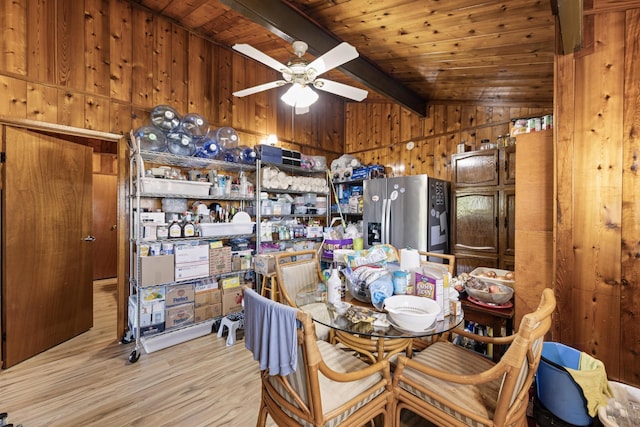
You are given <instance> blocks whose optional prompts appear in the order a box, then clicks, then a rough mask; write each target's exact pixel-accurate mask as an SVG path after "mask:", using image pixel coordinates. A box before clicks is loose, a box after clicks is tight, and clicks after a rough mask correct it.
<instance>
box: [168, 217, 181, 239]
mask: <svg viewBox="0 0 640 427" xmlns="http://www.w3.org/2000/svg"><path fill="white" fill-rule="evenodd" d="M178 237H182V226H180V223H179V222H178V220H177V219H176V218H174V219H173V221H171V225H169V238H171V239H177V238H178Z"/></svg>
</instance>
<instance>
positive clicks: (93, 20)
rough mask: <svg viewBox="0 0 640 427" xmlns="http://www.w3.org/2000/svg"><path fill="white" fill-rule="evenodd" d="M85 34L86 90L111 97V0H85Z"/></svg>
mask: <svg viewBox="0 0 640 427" xmlns="http://www.w3.org/2000/svg"><path fill="white" fill-rule="evenodd" d="M81 24H82V21H81ZM84 33H85V54H84V58H85V64H84V65H85V72H86V82H85V87H86V90H87V92H89V93H93V94H96V95H102V96H109V61H110V58H111V52H110V51H109V48H110V46H111V45H110V36H109V0H85V12H84ZM78 62H80V61H78ZM96 104H97V103H96Z"/></svg>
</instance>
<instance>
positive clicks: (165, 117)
mask: <svg viewBox="0 0 640 427" xmlns="http://www.w3.org/2000/svg"><path fill="white" fill-rule="evenodd" d="M151 123H153V125H154V126H155V127H157V128H158V129H161V130H163V131H165V132H168V131H170V130H173V129H176V128H177V127H178V126H180V115H179V114H178V112H177V111H176V110H175V109H173V108H172V107H170V106H168V105H156V106H155V107H153V109H152V110H151Z"/></svg>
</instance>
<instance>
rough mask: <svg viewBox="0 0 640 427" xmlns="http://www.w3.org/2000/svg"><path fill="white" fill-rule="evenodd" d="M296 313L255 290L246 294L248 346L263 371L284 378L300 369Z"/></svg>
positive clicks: (245, 318) (245, 308)
mask: <svg viewBox="0 0 640 427" xmlns="http://www.w3.org/2000/svg"><path fill="white" fill-rule="evenodd" d="M296 311H297V310H296V309H295V308H293V307H289V306H287V305H284V304H280V303H277V302H275V301H272V300H270V299H267V298H265V297H263V296H260V295H259V294H258V293H257V292H255V291H253V290H251V289H246V290H245V291H244V313H245V316H244V333H245V344H244V345H245V348H247V349H248V350H249V351H251V352H252V353H253V358H254V360H257V361H259V362H260V370H262V371H264V370H265V369H268V370H269V374H270V375H283V376H284V375H289V374H291V373H293V372H295V371H296V369H297V368H298V341H297V333H296V329H297V320H296Z"/></svg>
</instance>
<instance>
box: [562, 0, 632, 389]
mask: <svg viewBox="0 0 640 427" xmlns="http://www.w3.org/2000/svg"><path fill="white" fill-rule="evenodd" d="M633 3H635V4H633ZM625 4H626V5H627V8H625V7H624V6H625ZM628 5H632V6H633V8H629V7H628ZM612 6H615V7H612ZM585 14H586V15H587V18H588V19H587V20H586V21H585V22H587V23H588V27H587V28H585V30H586V31H588V32H589V33H590V34H588V36H589V37H587V39H588V40H590V41H591V42H590V43H589V44H588V45H587V46H585V48H584V49H583V50H582V51H581V52H579V53H577V54H574V55H566V56H558V57H557V61H556V100H555V103H554V104H555V109H556V113H555V116H556V123H557V124H558V126H557V127H556V129H555V132H556V137H555V138H554V140H555V142H556V176H557V179H556V191H557V208H556V210H557V211H556V245H555V266H554V270H555V288H556V293H557V295H558V296H559V299H558V301H559V307H558V311H559V317H560V318H561V319H562V322H560V323H558V324H557V330H556V331H554V338H555V339H556V340H558V341H562V342H564V343H566V344H568V345H571V346H573V347H576V348H578V349H580V350H582V351H585V352H587V353H589V354H592V355H593V356H595V357H597V358H598V359H600V360H602V361H603V362H604V363H605V366H606V368H607V373H608V374H609V376H610V377H611V378H613V379H617V380H619V381H623V382H626V383H629V384H633V385H636V386H638V385H640V364H639V363H638V354H640V309H639V308H638V307H640V282H639V281H638V278H639V277H640V261H639V260H640V255H639V254H640V243H639V242H640V220H639V218H640V205H638V199H639V197H640V194H639V193H640V180H639V177H638V158H637V156H638V152H639V151H640V132H639V129H640V105H639V101H638V100H640V72H639V71H638V67H637V64H635V58H637V56H638V55H639V54H640V38H639V37H638V34H640V3H639V2H637V1H636V2H616V4H613V3H612V2H608V1H594V2H593V7H592V8H589V9H586V10H585Z"/></svg>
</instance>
